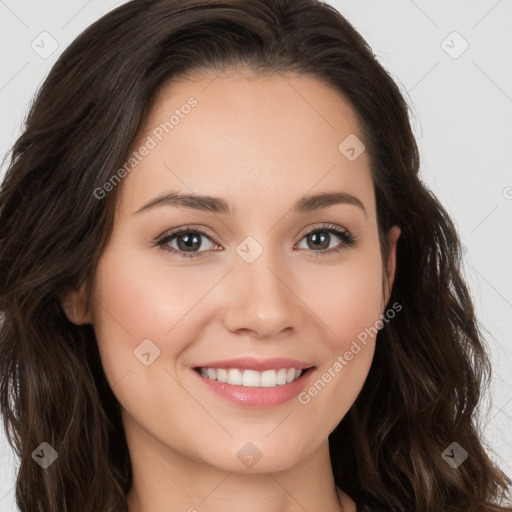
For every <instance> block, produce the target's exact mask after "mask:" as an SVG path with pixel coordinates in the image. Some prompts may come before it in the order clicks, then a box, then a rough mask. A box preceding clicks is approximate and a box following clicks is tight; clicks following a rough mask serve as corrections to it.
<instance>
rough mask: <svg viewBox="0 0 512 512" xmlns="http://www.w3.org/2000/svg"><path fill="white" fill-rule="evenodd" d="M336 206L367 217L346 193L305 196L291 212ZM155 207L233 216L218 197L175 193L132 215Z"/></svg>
mask: <svg viewBox="0 0 512 512" xmlns="http://www.w3.org/2000/svg"><path fill="white" fill-rule="evenodd" d="M336 204H351V205H354V206H357V207H358V208H361V209H362V210H363V212H364V215H365V216H366V215H367V214H366V209H365V207H364V205H363V203H362V202H361V201H360V200H359V199H358V198H357V197H355V196H353V195H351V194H347V193H346V192H320V193H317V194H309V195H305V196H303V197H301V198H300V199H299V200H298V201H297V202H296V203H295V205H294V206H293V210H295V211H296V212H298V213H308V212H312V211H316V210H321V209H323V208H328V207H330V206H333V205H336ZM157 206H172V207H175V208H190V209H194V210H200V211H207V212H213V213H219V214H221V213H222V214H227V215H233V214H234V213H235V209H234V208H233V207H231V206H230V204H229V203H228V202H227V201H225V200H224V199H222V198H220V197H212V196H206V195H197V194H184V193H180V192H175V191H170V192H166V193H165V194H162V195H160V196H158V197H156V198H154V199H152V200H151V201H149V202H148V203H146V204H145V205H144V206H142V207H141V208H139V209H138V210H137V211H136V212H134V213H135V214H137V213H141V212H143V211H147V210H149V209H152V208H155V207H157Z"/></svg>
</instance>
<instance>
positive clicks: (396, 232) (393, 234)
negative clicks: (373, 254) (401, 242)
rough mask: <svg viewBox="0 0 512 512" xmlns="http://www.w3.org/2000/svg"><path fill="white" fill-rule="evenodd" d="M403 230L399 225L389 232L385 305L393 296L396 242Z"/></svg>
mask: <svg viewBox="0 0 512 512" xmlns="http://www.w3.org/2000/svg"><path fill="white" fill-rule="evenodd" d="M401 232H402V230H401V229H400V228H399V227H398V226H393V227H392V228H391V229H390V230H389V232H388V235H387V237H388V240H389V253H388V274H389V278H388V280H387V282H386V293H385V297H384V307H385V306H386V304H387V303H388V301H389V298H390V296H391V290H392V289H393V282H394V281H395V271H396V244H397V241H398V237H399V236H400V233H401Z"/></svg>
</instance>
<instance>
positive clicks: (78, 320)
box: [61, 282, 92, 325]
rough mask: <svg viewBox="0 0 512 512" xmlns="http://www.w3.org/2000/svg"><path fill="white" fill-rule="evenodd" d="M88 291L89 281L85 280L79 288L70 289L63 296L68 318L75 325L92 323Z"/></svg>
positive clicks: (62, 302)
mask: <svg viewBox="0 0 512 512" xmlns="http://www.w3.org/2000/svg"><path fill="white" fill-rule="evenodd" d="M86 293H87V283H85V282H84V283H83V284H82V285H81V286H80V287H79V288H76V289H74V290H69V291H67V292H66V293H65V294H63V296H62V299H61V304H62V308H63V309H64V312H65V313H66V316H67V317H68V320H69V321H70V322H72V323H74V324H75V325H84V324H90V323H92V317H91V313H90V311H89V308H88V307H87V298H86Z"/></svg>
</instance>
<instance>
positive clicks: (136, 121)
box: [0, 0, 512, 512]
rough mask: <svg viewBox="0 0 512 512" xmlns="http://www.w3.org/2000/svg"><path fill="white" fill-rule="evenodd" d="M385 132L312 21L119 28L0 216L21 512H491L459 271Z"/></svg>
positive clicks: (70, 86)
mask: <svg viewBox="0 0 512 512" xmlns="http://www.w3.org/2000/svg"><path fill="white" fill-rule="evenodd" d="M418 171H419V157H418V150H417V146H416V143H415V140H414V137H413V133H412V130H411V127H410V124H409V120H408V109H407V105H406V103H405V101H404V99H403V98H402V96H401V94H400V92H399V90H398V88H397V86H396V85H395V83H394V82H393V81H392V79H391V78H390V77H389V75H388V74H387V73H386V72H385V70H384V69H383V68H382V67H381V66H380V65H379V63H378V62H377V60H376V59H375V57H374V55H373V53H372V51H371V50H370V48H369V47H368V45H367V44H366V42H365V41H364V40H363V39H362V38H361V36H360V35H359V34H358V33H357V32H356V30H355V29H354V28H353V27H352V26H351V25H350V24H349V23H348V22H347V21H346V20H345V19H344V18H343V17H342V16H341V15H340V14H339V13H338V12H337V11H335V10H334V9H333V8H331V7H329V6H327V5H325V4H323V3H320V2H316V1H313V0H294V1H292V0H274V1H268V0H267V1H264V0H250V1H246V2H238V1H234V0H225V1H220V0H187V2H178V1H172V0H157V1H146V0H135V1H132V2H129V3H127V4H125V5H123V6H121V7H119V8H118V9H116V10H115V11H113V12H111V13H109V14H107V15H106V16H104V17H103V18H102V19H100V20H99V21H97V22H96V23H94V24H93V25H92V26H91V27H89V29H87V30H86V31H85V32H84V33H83V34H82V35H81V36H80V37H79V38H77V40H76V41H74V42H73V44H72V45H71V46H70V47H69V48H68V49H67V50H66V51H65V52H64V53H63V54H62V56H61V57H60V59H59V60H58V62H57V63H56V65H55V66H54V68H53V69H52V71H51V72H50V75H49V76H48V78H47V80H46V81H45V83H44V85H43V87H42V89H41V90H40V92H39V94H38V96H37V99H36V101H35V103H34V105H33V107H32V109H31V111H30V114H29V116H28V119H27V123H26V127H25V131H24V133H23V134H22V135H21V137H20V138H19V139H18V141H17V142H16V144H15V147H14V148H13V153H12V162H11V165H10V167H9V169H8V171H7V174H6V177H5V180H4V182H3V184H2V189H1V192H0V200H1V203H0V208H1V209H0V283H1V284H0V308H1V310H2V313H3V322H2V325H1V331H0V365H1V381H0V384H1V385H0V404H1V409H2V413H3V416H4V422H5V427H6V431H7V433H8V435H9V434H10V437H9V439H10V442H11V443H12V445H13V447H14V448H15V450H16V452H17V454H18V456H19V457H20V468H19V474H18V480H17V485H16V499H17V504H18V506H19V508H20V510H21V511H22V512H28V511H34V510H41V511H42V510H44V511H51V512H57V511H62V510H74V511H75V510H76V511H84V512H85V511H91V512H92V511H98V510H102V511H129V512H149V511H151V512H160V511H163V510H166V511H167V510H188V511H194V510H197V511H203V510H205V511H215V512H216V511H218V510H221V509H222V510H240V509H242V510H249V511H251V510H265V511H270V512H273V511H276V512H277V511H286V512H291V511H298V510H308V511H316V510H332V511H341V510H343V511H345V512H347V511H355V510H357V511H360V512H364V511H382V510H393V511H411V510H418V511H420V510H421V511H441V510H446V511H447V510H451V511H461V512H462V511H464V512H466V511H491V510H495V511H505V510H512V508H511V506H510V501H506V493H507V491H508V490H509V486H510V484H511V481H510V480H509V479H508V478H507V476H506V475H505V474H503V473H502V472H501V471H500V470H499V468H497V467H496V466H495V465H494V464H493V462H492V461H491V460H490V458H489V457H488V455H487V454H486V452H485V450H484V447H483V445H482V440H481V434H480V432H479V431H478V428H477V425H476V420H475V411H476V407H477V405H478V404H479V399H480V394H481V391H482V386H483V384H484V383H485V378H486V376H487V374H488V371H489V363H488V359H487V355H486V352H485V350H484V345H483V340H482V338H481V334H480V332H479V330H478V324H477V321H476V319H475V316H474V311H473V307H472V303H471V300H470V297H469V294H468V290H467V286H466V284H465V282H464V281H463V279H462V277H461V273H460V270H459V264H460V245H459V240H458V236H457V233H456V230H455V227H454V225H453V223H452V221H451V220H450V218H449V217H448V215H447V214H446V211H445V210H444V209H443V207H442V206H441V205H440V203H439V202H438V201H437V199H436V198H435V197H434V196H433V195H432V193H431V192H429V191H428V190H427V189H426V187H425V186H424V185H423V184H422V183H421V181H420V180H419V178H418Z"/></svg>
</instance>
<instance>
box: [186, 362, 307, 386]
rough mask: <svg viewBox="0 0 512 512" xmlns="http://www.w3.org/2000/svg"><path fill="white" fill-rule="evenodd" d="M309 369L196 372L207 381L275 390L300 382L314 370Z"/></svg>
mask: <svg viewBox="0 0 512 512" xmlns="http://www.w3.org/2000/svg"><path fill="white" fill-rule="evenodd" d="M313 368H314V366H311V367H309V368H303V369H300V368H279V369H275V370H265V371H261V372H260V371H257V370H249V369H243V368H210V367H208V368H206V367H196V368H194V370H195V371H196V372H197V373H199V374H200V375H202V376H203V377H204V378H205V379H209V380H213V381H217V382H220V383H225V384H228V385H230V386H243V387H247V388H259V387H261V388H274V387H277V386H285V385H286V384H290V383H292V382H296V381H298V380H299V379H300V378H301V377H303V376H304V375H305V374H306V373H308V372H309V371H310V370H312V369H313Z"/></svg>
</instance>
